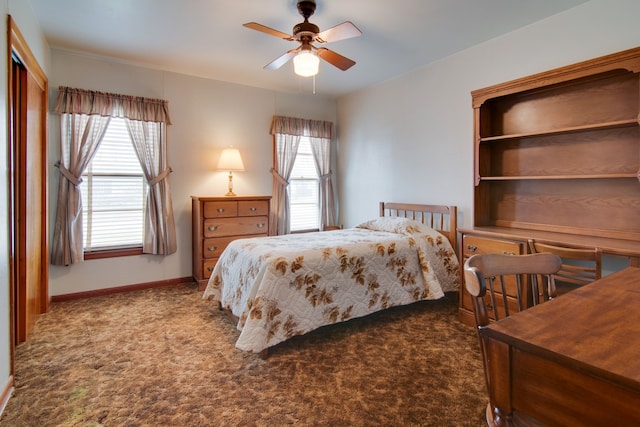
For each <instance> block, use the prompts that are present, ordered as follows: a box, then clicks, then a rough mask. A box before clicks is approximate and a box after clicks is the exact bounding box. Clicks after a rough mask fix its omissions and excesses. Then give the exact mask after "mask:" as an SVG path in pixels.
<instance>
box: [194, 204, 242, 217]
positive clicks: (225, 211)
mask: <svg viewBox="0 0 640 427" xmlns="http://www.w3.org/2000/svg"><path fill="white" fill-rule="evenodd" d="M202 213H203V216H204V217H205V218H226V217H234V216H238V202H236V201H232V200H230V201H228V202H204V203H203V206H202Z"/></svg>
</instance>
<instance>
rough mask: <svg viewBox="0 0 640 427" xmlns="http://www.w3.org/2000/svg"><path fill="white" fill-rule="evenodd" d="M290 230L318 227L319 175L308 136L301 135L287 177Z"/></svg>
mask: <svg viewBox="0 0 640 427" xmlns="http://www.w3.org/2000/svg"><path fill="white" fill-rule="evenodd" d="M289 203H290V213H291V231H302V230H313V229H318V228H319V218H318V215H319V203H320V195H319V177H318V172H317V171H316V166H315V163H314V160H313V153H312V152H311V143H310V141H309V138H305V137H302V138H301V140H300V145H299V146H298V154H297V156H296V161H295V164H294V166H293V170H292V172H291V177H290V179H289Z"/></svg>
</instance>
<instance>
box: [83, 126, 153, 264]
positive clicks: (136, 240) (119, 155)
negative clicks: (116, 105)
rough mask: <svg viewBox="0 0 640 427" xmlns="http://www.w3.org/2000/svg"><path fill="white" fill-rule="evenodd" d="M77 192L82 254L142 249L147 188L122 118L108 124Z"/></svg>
mask: <svg viewBox="0 0 640 427" xmlns="http://www.w3.org/2000/svg"><path fill="white" fill-rule="evenodd" d="M80 191H81V193H82V207H83V210H82V215H83V217H82V222H83V233H84V242H83V247H84V250H85V252H91V251H103V250H112V249H125V248H133V247H141V246H142V241H143V237H144V201H145V196H146V191H147V185H146V184H145V179H144V174H143V172H142V168H141V167H140V162H139V161H138V157H137V156H136V153H135V151H134V149H133V145H132V143H131V139H130V137H129V132H128V131H127V127H126V124H125V121H124V119H122V118H117V117H113V118H112V119H111V121H110V122H109V126H108V127H107V131H106V133H105V136H104V139H103V140H102V142H101V143H100V146H99V148H98V152H97V153H96V155H95V157H94V158H93V159H92V161H91V163H90V164H89V166H88V167H87V170H86V171H85V173H84V174H83V175H82V184H81V185H80Z"/></svg>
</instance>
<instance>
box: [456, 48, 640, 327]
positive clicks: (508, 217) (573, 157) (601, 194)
mask: <svg viewBox="0 0 640 427" xmlns="http://www.w3.org/2000/svg"><path fill="white" fill-rule="evenodd" d="M639 73H640V48H636V49H630V50H627V51H623V52H619V53H615V54H612V55H607V56H604V57H600V58H596V59H593V60H589V61H585V62H581V63H578V64H574V65H570V66H567V67H562V68H558V69H555V70H551V71H548V72H544V73H540V74H535V75H532V76H529V77H525V78H522V79H518V80H513V81H510V82H506V83H503V84H498V85H495V86H491V87H487V88H484V89H479V90H475V91H473V92H472V93H471V96H472V104H473V112H474V150H475V153H474V160H475V166H474V186H475V190H474V213H473V220H474V221H473V224H474V225H473V227H471V228H468V229H465V228H463V229H460V230H459V232H460V234H461V242H462V243H461V244H462V251H461V254H462V257H461V258H462V262H463V263H464V261H465V260H466V258H468V257H469V256H471V255H473V254H475V253H482V252H507V253H514V254H519V253H526V252H527V245H526V244H525V243H526V241H527V239H530V238H534V239H537V240H540V241H546V242H548V243H554V244H564V245H567V246H573V247H584V248H592V247H599V248H601V249H602V251H603V253H605V254H608V255H613V256H624V257H627V258H629V261H630V264H631V265H635V266H638V264H639V259H640V220H639V218H640V182H639V181H640V126H639V121H640V116H639V114H640V77H639V76H640V75H639ZM472 310H473V309H472V306H471V301H470V299H469V298H468V297H467V295H466V290H464V289H462V290H461V298H460V315H461V319H462V320H463V321H464V322H465V323H469V324H473V311H472Z"/></svg>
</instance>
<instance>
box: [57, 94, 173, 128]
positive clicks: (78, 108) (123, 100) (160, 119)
mask: <svg viewBox="0 0 640 427" xmlns="http://www.w3.org/2000/svg"><path fill="white" fill-rule="evenodd" d="M59 89H60V94H59V95H58V100H57V102H56V106H55V112H56V113H59V114H63V113H66V114H87V115H99V116H111V117H126V118H128V119H130V120H139V121H143V122H156V123H166V124H168V125H170V124H171V119H170V118H169V103H168V102H167V101H165V100H162V99H153V98H143V97H139V96H129V95H119V94H114V93H107V92H98V91H94V90H85V89H75V88H70V87H65V86H60V88H59Z"/></svg>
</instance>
